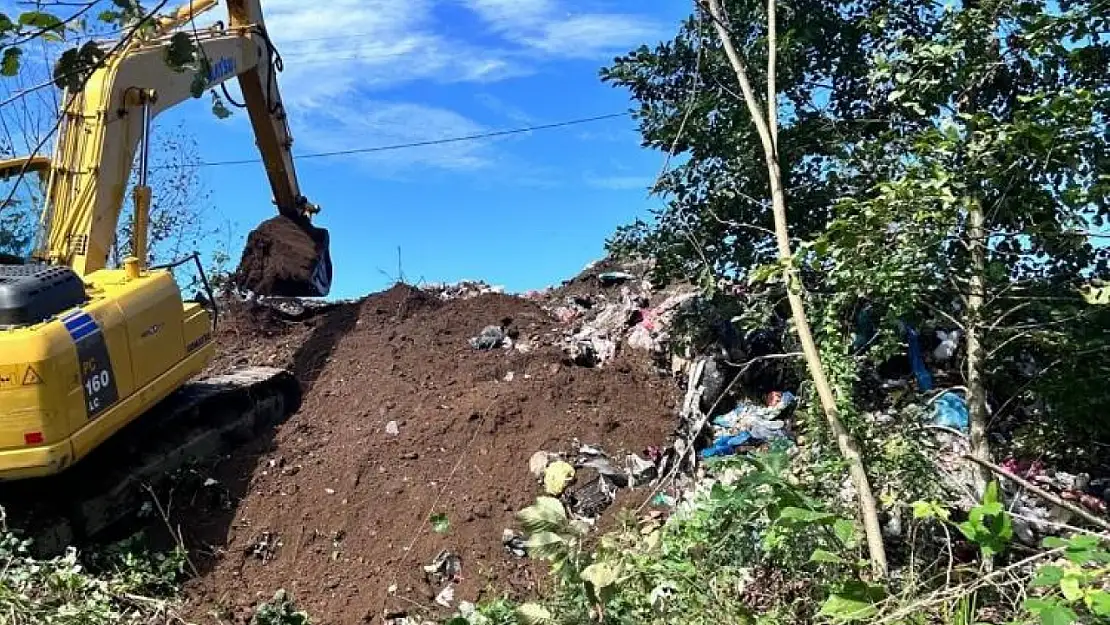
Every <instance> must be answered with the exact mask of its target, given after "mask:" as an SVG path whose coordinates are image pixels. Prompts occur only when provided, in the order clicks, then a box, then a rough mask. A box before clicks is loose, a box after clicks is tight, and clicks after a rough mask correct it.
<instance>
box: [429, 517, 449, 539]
mask: <svg viewBox="0 0 1110 625" xmlns="http://www.w3.org/2000/svg"><path fill="white" fill-rule="evenodd" d="M429 520H430V521H431V522H432V529H433V530H435V532H436V533H437V534H446V533H447V530H449V529H451V521H449V520H448V519H447V514H446V513H444V512H440V513H438V514H433V515H432V517H431V519H429Z"/></svg>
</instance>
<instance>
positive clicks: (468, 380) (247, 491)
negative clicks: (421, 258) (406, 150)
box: [174, 286, 676, 623]
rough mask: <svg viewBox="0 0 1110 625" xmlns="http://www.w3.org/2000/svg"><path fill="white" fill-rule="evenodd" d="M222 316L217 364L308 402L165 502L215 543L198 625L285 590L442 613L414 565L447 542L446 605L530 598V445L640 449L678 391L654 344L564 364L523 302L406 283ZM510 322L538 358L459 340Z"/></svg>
mask: <svg viewBox="0 0 1110 625" xmlns="http://www.w3.org/2000/svg"><path fill="white" fill-rule="evenodd" d="M226 316H227V317H228V319H226V320H225V323H224V326H223V329H222V330H221V331H220V334H219V341H220V344H221V356H220V358H219V359H218V361H217V363H216V365H215V367H216V369H219V368H222V367H230V366H234V365H237V364H247V363H250V364H276V365H280V366H288V367H290V368H292V369H293V370H294V371H295V372H296V373H297V374H298V375H299V376H300V377H301V379H302V380H304V382H305V386H306V393H305V396H304V401H303V404H302V406H301V409H300V411H299V412H298V413H297V414H295V415H294V416H293V417H291V418H290V419H289V420H288V421H286V422H285V423H284V424H282V425H281V426H279V428H278V429H277V431H276V432H274V434H273V436H272V438H267V439H265V440H259V441H255V442H254V443H252V447H251V448H250V449H247V450H245V453H237V454H235V456H234V457H233V458H230V459H227V460H225V461H224V462H222V463H220V464H219V465H217V466H216V468H215V469H214V470H212V471H211V473H210V475H209V476H208V477H211V478H212V479H213V480H216V482H217V483H216V484H211V482H209V483H210V486H209V487H208V488H206V489H204V491H203V492H202V493H200V494H199V495H198V496H195V497H192V498H190V499H189V500H188V501H183V502H179V503H177V504H176V505H175V512H174V516H175V519H174V520H175V521H178V522H181V523H182V525H183V531H184V533H185V537H186V540H187V541H188V542H189V543H190V546H192V547H194V548H196V547H199V548H200V550H202V551H207V552H208V554H209V555H207V556H198V557H196V558H194V562H195V564H196V565H197V567H198V569H199V570H200V572H201V577H200V578H199V579H197V580H195V581H193V582H192V583H191V584H190V586H189V589H188V594H189V612H190V614H189V617H190V618H191V619H192V620H193V621H195V622H198V623H215V622H218V621H217V618H219V619H221V620H222V621H223V622H246V621H248V620H249V615H250V613H251V609H252V607H253V606H254V605H255V604H257V602H259V601H260V600H265V599H268V598H269V597H271V596H272V595H273V593H274V591H275V590H276V589H278V588H285V589H287V590H288V591H290V592H291V593H292V594H293V596H294V598H295V599H296V600H297V601H298V603H299V605H302V606H303V607H305V608H306V609H307V610H308V611H309V612H310V614H312V616H313V617H314V619H315V622H319V623H359V622H379V623H380V622H382V621H381V619H382V615H383V613H385V612H388V611H393V610H408V611H410V612H413V611H419V610H418V608H417V606H429V607H434V606H433V598H434V596H435V595H436V593H438V592H439V590H440V588H441V586H440V585H432V584H429V583H427V582H426V581H425V579H424V571H423V568H422V567H423V566H424V565H426V564H428V563H430V562H431V561H432V560H433V559H434V558H435V556H436V555H437V553H439V552H440V550H442V549H447V550H450V551H451V552H453V553H455V554H457V555H459V556H460V557H461V558H462V562H463V570H462V576H463V579H462V582H461V584H459V585H458V586H457V587H456V589H455V590H456V593H455V604H456V605H457V602H458V601H460V600H467V601H476V600H478V599H479V598H480V596H481V594H482V593H483V592H484V591H486V590H487V589H489V588H496V589H506V588H507V589H513V590H514V591H516V592H518V593H525V592H527V591H528V590H529V589H531V588H533V587H534V584H535V583H536V580H537V578H538V576H537V571H536V570H535V569H534V568H533V567H532V566H531V565H529V564H527V562H526V561H524V560H520V559H517V558H515V557H514V556H512V555H511V554H509V553H508V552H507V551H506V550H505V549H504V547H503V546H502V543H501V536H502V531H503V530H504V529H505V528H510V527H513V526H514V522H513V514H514V512H515V511H516V510H518V509H520V508H522V507H524V506H525V505H527V504H529V503H530V502H531V501H532V500H533V498H534V496H535V494H537V493H538V492H539V488H538V486H537V485H536V484H535V482H534V479H533V478H532V477H531V475H530V474H529V472H528V459H529V457H530V456H531V454H532V453H533V452H535V451H537V450H541V449H543V450H550V451H557V450H564V449H567V448H568V447H569V446H571V445H573V442H574V439H576V438H577V439H578V440H580V441H581V442H583V443H589V444H594V445H601V446H602V447H603V448H604V449H606V450H607V451H609V452H612V453H614V454H617V453H621V452H623V451H630V452H641V451H642V450H643V449H644V448H646V447H648V446H650V445H657V444H661V443H663V442H664V441H665V440H666V438H667V436H668V435H669V433H670V432H671V430H672V428H673V425H674V406H675V400H676V397H675V395H676V391H675V386H674V383H673V382H672V381H671V380H670V379H669V378H666V377H661V376H659V375H658V374H657V373H655V372H654V371H652V370H651V368H650V366H649V365H648V363H647V356H646V355H643V354H641V353H638V352H631V353H629V354H627V355H623V356H620V357H618V359H617V360H616V361H614V362H612V363H609V364H608V365H607V366H606V367H605V368H602V369H583V368H579V367H573V366H570V365H567V364H564V363H563V362H562V360H563V357H562V354H561V353H560V351H559V349H558V348H557V347H556V346H555V345H554V343H555V339H556V338H557V335H558V333H559V332H560V330H561V328H560V327H559V326H558V324H557V322H556V321H555V320H554V319H553V318H552V317H551V316H550V315H549V314H548V313H546V312H545V311H544V310H542V309H541V308H540V306H539V305H538V304H537V303H536V302H533V301H528V300H524V299H520V298H515V297H510V296H505V295H498V294H485V295H481V296H479V297H476V298H474V299H468V300H451V301H446V302H444V301H440V300H438V299H436V298H434V297H433V296H431V295H429V294H427V293H425V292H422V291H416V290H413V289H410V288H408V287H404V286H397V287H394V288H393V289H391V290H390V291H387V292H385V293H381V294H377V295H373V296H371V297H368V298H367V299H365V300H364V301H362V302H360V303H357V304H351V305H344V306H340V307H338V308H335V309H333V310H331V311H330V312H328V313H326V314H325V315H323V316H321V317H317V318H315V319H312V320H310V321H308V322H305V323H289V322H285V321H282V320H279V319H276V318H274V317H272V316H270V315H267V314H260V313H257V312H253V313H252V312H250V311H248V310H245V309H240V310H233V311H229V312H228V313H227V315H226ZM509 319H511V325H510V328H511V329H512V330H513V331H514V332H515V333H519V335H518V336H517V337H516V339H517V342H518V343H521V342H523V343H525V344H527V345H529V346H530V347H531V349H527V350H521V349H507V350H506V349H495V350H491V351H478V350H475V349H473V348H472V347H471V346H470V345H469V344H468V339H469V338H470V337H471V336H474V335H476V334H477V333H479V332H480V331H481V330H482V328H483V327H485V326H487V325H490V324H497V323H499V322H501V321H502V320H509ZM510 374H511V375H510ZM391 421H392V422H395V423H396V425H397V432H398V433H397V434H396V435H391V434H390V433H388V432H387V424H389V423H390V422H391ZM433 513H445V514H446V515H447V518H448V519H449V522H450V526H449V528H448V530H447V532H446V533H444V534H438V533H435V532H434V531H432V528H431V527H430V523H429V522H428V519H429V516H430V515H431V514H433ZM391 586H395V587H396V593H395V594H394V595H391V594H390V593H389V588H390V587H391Z"/></svg>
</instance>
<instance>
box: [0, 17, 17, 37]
mask: <svg viewBox="0 0 1110 625" xmlns="http://www.w3.org/2000/svg"><path fill="white" fill-rule="evenodd" d="M11 30H15V24H13V23H12V20H11V18H10V17H8V16H7V15H5V14H4V13H0V35H3V34H4V33H6V32H8V31H11Z"/></svg>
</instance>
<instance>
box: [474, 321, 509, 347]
mask: <svg viewBox="0 0 1110 625" xmlns="http://www.w3.org/2000/svg"><path fill="white" fill-rule="evenodd" d="M510 342H511V341H510V340H509V337H508V335H507V334H506V333H505V329H504V328H503V327H502V326H486V327H485V328H483V329H482V331H481V332H480V333H479V334H478V336H475V337H473V338H471V339H470V346H471V347H473V348H474V349H497V348H498V347H502V346H505V345H506V344H507V343H510Z"/></svg>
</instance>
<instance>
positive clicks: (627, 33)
mask: <svg viewBox="0 0 1110 625" xmlns="http://www.w3.org/2000/svg"><path fill="white" fill-rule="evenodd" d="M326 5H327V6H326V9H325V8H322V7H323V6H324V4H322V3H306V2H303V1H302V0H269V1H268V2H264V4H263V6H264V10H265V11H266V16H267V23H268V26H269V29H270V32H271V33H272V38H273V39H274V42H275V43H276V45H277V46H278V49H279V51H280V52H281V54H282V56H283V57H284V59H285V71H284V72H283V73H282V74H281V75H280V84H281V88H282V93H283V96H284V98H285V100H286V106H287V109H288V110H289V112H290V121H291V124H292V131H293V135H294V138H295V141H296V143H295V148H294V151H295V153H302V154H308V153H316V152H324V151H334V150H344V149H357V148H365V147H373V146H379V145H390V144H398V143H407V142H412V141H424V140H434V139H439V138H444V137H452V136H461V135H471V134H477V133H482V132H485V131H496V130H502V129H509V128H516V127H521V126H531V125H538V124H547V123H553V122H560V121H563V120H570V119H575V118H582V117H591V116H596V115H604V114H608V113H619V112H624V111H626V110H627V109H628V108H629V107H630V102H629V99H628V96H627V93H626V92H625V91H624V90H622V89H618V88H615V87H612V86H609V85H605V84H602V83H601V82H600V80H599V79H598V70H599V68H600V67H601V66H603V65H605V64H607V63H608V62H609V61H610V60H611V59H612V57H613V56H614V55H616V54H621V53H624V52H626V51H628V50H631V49H633V48H635V47H636V46H638V45H640V44H641V43H649V44H650V43H653V42H655V41H658V40H660V39H663V38H668V37H669V36H670V35H671V34H672V33H673V32H674V31H675V30H676V28H677V24H678V21H679V20H680V19H681V18H682V17H683V16H684V15H685V11H686V9H687V8H688V7H686V6H685V4H684V3H681V2H679V3H675V2H663V1H662V0H658V1H656V2H643V3H631V2H617V1H615V0H612V1H607V0H596V1H595V0H331V1H330V2H328V3H326ZM224 11H225V10H224V9H223V8H222V7H217V8H216V9H214V10H212V11H211V12H210V13H209V14H207V15H206V16H205V17H204V19H203V20H200V21H198V23H204V22H210V21H212V20H214V19H223V18H224V17H225V15H226V14H225V12H224ZM232 92H233V94H237V91H236V90H235V89H233V90H232ZM207 103H208V100H207V97H206V98H205V100H204V101H200V102H186V103H184V104H182V105H181V106H179V107H178V108H176V109H173V110H171V111H169V112H167V113H164V114H163V115H162V116H160V117H159V118H158V124H157V127H160V128H169V127H171V126H173V125H176V124H177V123H180V122H181V121H185V122H187V123H188V124H189V126H190V127H191V128H192V129H193V132H194V133H195V135H196V138H197V139H198V141H199V143H200V150H201V158H202V159H203V160H204V161H208V162H218V161H226V160H235V159H244V158H252V157H255V156H256V153H255V151H254V143H253V140H252V137H251V133H250V128H249V123H248V121H247V116H246V113H245V111H238V110H236V111H235V114H234V115H233V116H232V117H231V118H228V119H224V120H220V119H217V118H216V117H215V116H213V115H212V114H211V112H210V110H209V106H208V104H207ZM661 164H662V155H661V154H659V153H654V152H648V151H645V150H643V149H641V148H640V147H639V136H638V134H637V133H636V131H635V126H634V124H633V122H632V121H631V120H630V119H628V118H618V119H612V120H605V121H600V122H595V123H590V124H584V125H579V126H572V127H567V128H561V129H554V130H540V131H535V132H533V133H528V134H522V135H515V136H510V137H501V138H497V139H491V140H482V141H474V142H466V143H455V144H449V145H442V146H433V147H422V148H413V149H406V150H397V151H390V152H381V153H376V154H363V155H353V156H341V157H326V158H318V159H305V160H301V161H298V163H297V166H298V173H299V176H300V180H301V187H302V191H303V193H304V194H305V195H306V196H308V198H309V199H310V200H311V201H313V202H315V203H317V204H320V205H321V206H322V207H323V212H322V213H321V215H320V216H319V218H318V220H317V223H318V224H319V225H322V226H324V227H327V228H329V229H330V231H331V234H332V254H333V258H334V261H335V266H336V277H335V282H334V285H333V293H332V295H333V296H335V297H349V296H354V295H359V294H363V293H367V292H371V291H375V290H378V289H381V288H383V287H385V286H387V285H388V284H389V283H390V281H391V279H392V278H394V277H396V274H397V248H398V247H400V248H401V258H402V268H403V271H404V274H405V277H406V278H407V279H409V280H411V281H415V280H419V279H423V280H426V281H454V280H459V279H464V278H479V279H484V280H486V281H488V282H490V283H493V284H499V285H504V286H505V287H506V288H508V289H509V290H510V291H520V290H526V289H532V288H540V287H543V286H545V285H548V284H553V283H557V282H558V281H559V280H562V279H564V278H568V277H571V276H572V275H574V274H575V273H576V272H577V271H579V270H580V269H581V268H582V266H583V265H584V264H586V263H587V262H589V261H590V260H594V259H596V258H598V257H599V256H601V255H602V254H603V249H602V246H603V242H604V239H605V237H606V236H608V235H609V234H610V233H611V232H612V231H613V230H614V228H616V227H617V226H619V225H621V224H624V223H627V222H629V221H631V220H633V219H635V218H636V217H638V216H644V215H646V213H647V210H648V209H649V208H650V207H651V206H653V203H655V202H657V201H658V200H656V199H654V198H649V197H648V195H647V192H646V187H647V186H648V185H649V184H650V182H651V180H652V178H653V177H654V176H655V175H656V174H657V173H658V170H659V168H660V166H661ZM203 181H204V185H205V186H206V187H207V188H208V190H209V191H211V194H212V201H213V205H214V212H215V214H216V215H218V218H220V219H229V220H231V221H232V222H233V224H234V232H235V234H236V235H238V237H239V238H236V239H235V240H233V250H234V252H235V253H236V254H237V253H238V252H239V251H240V250H241V245H242V236H243V235H245V233H246V232H247V231H248V230H249V229H250V228H251V227H252V226H253V225H254V224H256V223H258V222H259V221H261V220H263V219H266V218H268V217H270V216H272V215H273V214H274V209H273V206H272V204H271V203H270V197H271V194H270V191H269V187H268V185H267V182H266V178H265V175H264V172H263V169H262V166H261V165H260V164H247V165H233V166H213V167H207V168H205V169H204V170H203ZM387 274H388V275H387Z"/></svg>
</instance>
